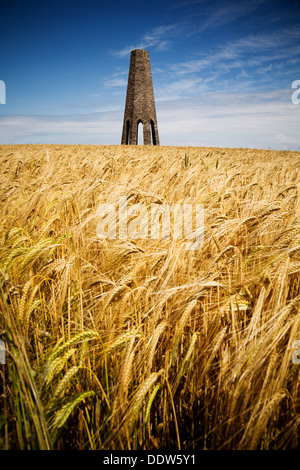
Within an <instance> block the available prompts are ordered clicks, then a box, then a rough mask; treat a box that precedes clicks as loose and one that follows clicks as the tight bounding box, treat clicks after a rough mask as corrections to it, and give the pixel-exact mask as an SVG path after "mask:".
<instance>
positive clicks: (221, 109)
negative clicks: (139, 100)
mask: <svg viewBox="0 0 300 470" xmlns="http://www.w3.org/2000/svg"><path fill="white" fill-rule="evenodd" d="M3 3H4V2H2V5H1V7H0V11H1V29H0V59H1V61H0V80H3V81H4V82H5V84H6V104H0V143H2V144H15V143H16V144H22V143H25V144H27V143H41V144H55V143H57V144H120V142H121V132H122V124H123V114H124V106H125V98H126V88H127V78H128V69H129V59H130V51H131V50H132V49H136V48H144V49H147V50H148V51H149V55H150V62H151V69H152V78H153V85H154V94H155V99H156V109H157V119H158V129H159V136H160V143H161V145H184V146H185V145H192V146H214V147H248V148H266V149H268V148H271V149H283V150H300V132H299V123H300V105H297V104H293V103H292V100H291V97H292V93H293V92H294V91H295V90H293V89H292V83H293V81H295V80H300V1H281V0H250V1H237V0H228V1H223V0H222V1H221V0H216V1H212V0H210V1H209V0H173V1H169V0H167V1H165V0H161V1H156V0H152V1H150V2H144V1H142V0H140V1H135V0H134V1H127V2H126V1H114V0H112V1H101V0H98V1H96V0H85V1H78V0H73V1H64V0H61V1H57V0H52V1H48V0H43V1H39V2H35V1H30V0H29V1H22V2H21V1H19V2H18V1H9V2H5V3H4V5H3ZM299 96H300V93H299Z"/></svg>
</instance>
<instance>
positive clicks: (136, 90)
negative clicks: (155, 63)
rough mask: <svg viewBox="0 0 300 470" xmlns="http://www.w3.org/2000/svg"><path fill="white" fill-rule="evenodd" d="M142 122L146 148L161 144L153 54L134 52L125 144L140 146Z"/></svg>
mask: <svg viewBox="0 0 300 470" xmlns="http://www.w3.org/2000/svg"><path fill="white" fill-rule="evenodd" d="M140 123H142V126H143V137H144V145H151V144H153V145H159V137H158V130H157V119H156V110H155V102H154V93H153V85H152V75H151V67H150V60H149V52H148V51H145V50H144V49H135V50H133V51H131V55H130V66H129V75H128V85H127V95H126V104H125V112H124V122H123V132H122V141H121V143H122V144H127V145H136V144H137V143H138V142H137V139H138V126H139V124H140Z"/></svg>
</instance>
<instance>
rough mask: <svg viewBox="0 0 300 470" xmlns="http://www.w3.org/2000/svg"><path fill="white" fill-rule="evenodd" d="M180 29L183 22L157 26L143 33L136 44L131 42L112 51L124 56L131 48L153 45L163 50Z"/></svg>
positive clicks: (145, 47)
mask: <svg viewBox="0 0 300 470" xmlns="http://www.w3.org/2000/svg"><path fill="white" fill-rule="evenodd" d="M182 29H183V24H181V23H174V24H169V25H163V26H157V27H155V28H152V29H151V30H150V31H149V32H147V33H145V34H144V36H143V37H142V38H141V39H140V40H139V41H138V42H137V43H136V44H131V45H130V46H126V47H124V48H123V49H120V50H118V51H114V52H113V54H114V55H116V56H118V57H125V56H127V55H128V54H129V53H130V52H131V51H132V50H133V49H147V48H149V47H155V49H156V50H164V49H166V48H167V47H168V46H169V44H170V43H171V39H172V38H174V37H176V36H177V35H178V34H179V33H180V31H182Z"/></svg>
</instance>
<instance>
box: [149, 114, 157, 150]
mask: <svg viewBox="0 0 300 470" xmlns="http://www.w3.org/2000/svg"><path fill="white" fill-rule="evenodd" d="M150 127H151V142H152V145H156V135H155V128H154V122H153V121H152V119H151V121H150Z"/></svg>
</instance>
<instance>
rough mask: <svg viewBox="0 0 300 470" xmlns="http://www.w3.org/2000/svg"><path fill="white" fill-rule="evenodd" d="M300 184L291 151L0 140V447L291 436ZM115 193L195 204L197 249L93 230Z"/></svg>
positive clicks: (180, 444)
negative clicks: (199, 212)
mask: <svg viewBox="0 0 300 470" xmlns="http://www.w3.org/2000/svg"><path fill="white" fill-rule="evenodd" d="M299 190H300V152H287V151H286V152H283V151H282V152H279V151H271V150H268V151H266V150H251V149H222V148H200V147H199V148H197V147H163V146H161V147H156V146H154V147H148V146H68V145H63V146H59V145H19V146H5V145H2V146H0V218H1V226H0V340H1V341H3V342H4V343H5V347H6V364H1V365H0V448H1V449H78V450H79V449H99V450H100V449H109V450H114V449H120V450H122V449H147V450H155V449H158V450H162V449H173V450H174V449H188V450H192V449H295V448H297V447H298V446H299V438H300V395H299V391H300V390H299V385H300V384H299V380H300V375H299V371H300V364H298V363H297V361H294V360H292V358H293V357H295V354H294V353H295V341H298V340H300V193H299ZM120 196H123V197H126V198H127V200H128V205H129V206H130V204H134V203H142V204H145V205H149V204H152V203H156V204H162V203H166V204H174V203H180V204H182V203H184V202H185V203H191V202H193V203H195V202H197V203H199V204H203V205H204V227H205V231H204V244H203V246H202V248H201V249H199V250H186V248H185V243H184V240H181V239H174V238H172V237H171V238H169V239H150V238H149V239H133V240H129V239H118V238H116V239H105V238H99V237H98V236H97V231H96V230H97V224H98V222H99V220H98V219H99V217H97V208H98V207H99V205H100V204H103V203H110V204H115V205H117V204H118V201H119V197H120ZM293 354H294V355H293ZM299 358H300V353H299Z"/></svg>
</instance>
